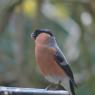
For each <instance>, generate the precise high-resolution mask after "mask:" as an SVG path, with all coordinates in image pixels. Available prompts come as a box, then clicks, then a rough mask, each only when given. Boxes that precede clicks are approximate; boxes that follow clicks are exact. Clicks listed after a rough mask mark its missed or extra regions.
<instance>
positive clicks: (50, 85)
mask: <svg viewBox="0 0 95 95" xmlns="http://www.w3.org/2000/svg"><path fill="white" fill-rule="evenodd" d="M52 85H53V84H49V85H48V86H47V87H46V88H45V89H46V90H49V88H51V87H52Z"/></svg>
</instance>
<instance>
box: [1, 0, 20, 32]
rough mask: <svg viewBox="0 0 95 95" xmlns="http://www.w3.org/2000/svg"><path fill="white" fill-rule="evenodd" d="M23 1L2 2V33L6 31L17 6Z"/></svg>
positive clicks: (8, 0) (4, 0)
mask: <svg viewBox="0 0 95 95" xmlns="http://www.w3.org/2000/svg"><path fill="white" fill-rule="evenodd" d="M21 2H22V0H0V32H3V31H4V28H5V26H6V25H7V23H8V20H9V17H10V16H11V14H12V12H13V10H14V8H15V6H17V5H18V4H20V3H21Z"/></svg>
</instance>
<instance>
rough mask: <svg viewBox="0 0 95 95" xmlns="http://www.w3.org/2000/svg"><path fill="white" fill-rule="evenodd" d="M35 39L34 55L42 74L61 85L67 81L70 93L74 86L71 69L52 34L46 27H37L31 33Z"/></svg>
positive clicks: (72, 91)
mask: <svg viewBox="0 0 95 95" xmlns="http://www.w3.org/2000/svg"><path fill="white" fill-rule="evenodd" d="M31 36H32V38H34V40H35V57H36V63H37V64H38V65H39V68H40V71H41V73H42V75H43V76H44V77H45V78H46V79H47V80H48V81H49V82H51V83H54V84H58V85H62V83H64V81H65V80H66V81H68V83H69V86H70V87H69V88H70V93H72V95H75V91H74V86H76V83H75V80H74V77H73V73H72V70H71V69H70V67H69V65H68V63H67V60H66V58H65V56H64V55H63V53H62V51H61V50H60V48H59V47H58V45H57V42H56V40H55V37H54V34H53V33H52V32H51V31H50V30H48V29H37V30H35V32H33V33H32V34H31Z"/></svg>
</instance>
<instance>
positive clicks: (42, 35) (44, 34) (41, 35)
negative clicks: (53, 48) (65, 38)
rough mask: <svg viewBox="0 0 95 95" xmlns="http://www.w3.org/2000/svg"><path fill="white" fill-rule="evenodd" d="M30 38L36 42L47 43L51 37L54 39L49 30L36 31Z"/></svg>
mask: <svg viewBox="0 0 95 95" xmlns="http://www.w3.org/2000/svg"><path fill="white" fill-rule="evenodd" d="M31 37H32V38H33V39H34V40H35V41H36V42H39V43H40V42H41V43H44V42H48V41H49V39H50V38H51V37H54V35H53V33H52V32H51V31H50V30H49V29H37V30H35V31H34V32H33V33H32V34H31Z"/></svg>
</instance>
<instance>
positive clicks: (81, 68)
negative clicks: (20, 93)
mask: <svg viewBox="0 0 95 95" xmlns="http://www.w3.org/2000/svg"><path fill="white" fill-rule="evenodd" d="M38 28H47V29H51V30H52V31H53V32H54V34H55V36H56V39H57V42H58V45H59V46H60V48H61V49H62V51H63V52H64V54H65V56H66V58H67V60H68V62H69V64H70V65H71V68H72V70H73V72H74V76H75V80H76V82H77V84H78V88H77V89H76V93H77V95H95V0H0V85H3V86H18V87H38V88H44V87H46V86H47V85H48V84H49V83H48V82H47V81H46V80H45V79H44V78H43V76H41V75H40V72H39V68H38V66H37V65H36V63H35V55H34V41H33V40H32V39H31V38H30V34H31V33H32V32H33V31H34V30H35V29H38Z"/></svg>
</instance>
